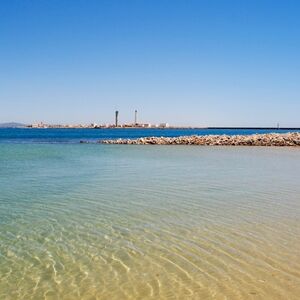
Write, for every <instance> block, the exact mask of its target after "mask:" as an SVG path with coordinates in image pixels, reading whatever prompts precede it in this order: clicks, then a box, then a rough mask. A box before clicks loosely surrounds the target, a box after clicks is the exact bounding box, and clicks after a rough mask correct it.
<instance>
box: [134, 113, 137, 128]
mask: <svg viewBox="0 0 300 300" xmlns="http://www.w3.org/2000/svg"><path fill="white" fill-rule="evenodd" d="M134 125H137V110H135V111H134Z"/></svg>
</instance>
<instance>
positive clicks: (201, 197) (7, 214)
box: [0, 144, 300, 299]
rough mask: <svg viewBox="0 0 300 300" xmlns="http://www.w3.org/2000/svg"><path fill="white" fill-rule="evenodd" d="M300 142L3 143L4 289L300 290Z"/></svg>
mask: <svg viewBox="0 0 300 300" xmlns="http://www.w3.org/2000/svg"><path fill="white" fill-rule="evenodd" d="M299 170H300V152H299V150H298V149H285V148H283V149H279V148H268V149H265V148H245V147H243V148H222V147H220V148H210V147H203V148H202V147H182V146H179V147H175V146H174V147H173V146H172V147H168V146H162V147H160V146H157V147H147V146H117V145H111V146H110V145H28V144H27V145H2V146H1V148H0V191H1V194H0V241H1V243H0V299H298V297H299V295H300V252H299V249H300V226H299V222H300V196H299V195H300V185H299V182H300V175H299Z"/></svg>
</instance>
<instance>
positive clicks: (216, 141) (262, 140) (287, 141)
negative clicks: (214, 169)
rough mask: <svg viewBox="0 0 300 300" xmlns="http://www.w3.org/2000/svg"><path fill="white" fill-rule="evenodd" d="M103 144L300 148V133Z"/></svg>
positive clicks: (207, 136) (152, 139) (213, 136)
mask: <svg viewBox="0 0 300 300" xmlns="http://www.w3.org/2000/svg"><path fill="white" fill-rule="evenodd" d="M99 143H102V144H118V145H119V144H120V145H199V146H281V147H283V146H293V147H296V146H298V147H300V132H293V133H284V134H280V133H268V134H253V135H232V136H231V135H203V136H198V135H192V136H180V137H143V138H138V139H115V140H101V141H99Z"/></svg>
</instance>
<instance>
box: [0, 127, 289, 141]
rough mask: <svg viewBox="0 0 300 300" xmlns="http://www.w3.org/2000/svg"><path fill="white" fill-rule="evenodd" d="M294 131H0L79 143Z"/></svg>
mask: <svg viewBox="0 0 300 300" xmlns="http://www.w3.org/2000/svg"><path fill="white" fill-rule="evenodd" d="M290 131H291V130H254V129H245V130H232V129H142V128H141V129H135V128H129V129H123V128H122V129H119V128H117V129H29V128H0V143H78V142H79V141H80V140H86V141H97V140H100V139H116V138H139V137H146V136H166V137H176V136H182V135H194V134H196V135H207V134H228V135H235V134H241V135H246V134H255V133H270V132H277V133H285V132H290Z"/></svg>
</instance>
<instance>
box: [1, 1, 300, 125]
mask: <svg viewBox="0 0 300 300" xmlns="http://www.w3.org/2000/svg"><path fill="white" fill-rule="evenodd" d="M299 14H300V3H299V2H297V1H284V2H283V1H251V2H249V1H248V2H243V3H242V2H239V1H221V0H220V1H214V2H206V1H194V0H191V1H177V0H175V1H172V2H171V1H165V0H163V1H151V2H150V1H128V2H126V3H125V2H123V1H101V2H99V1H89V2H88V3H87V2H84V1H81V0H77V1H72V3H70V2H68V1H51V2H44V1H36V0H34V1H28V2H27V1H26V2H23V1H19V0H16V1H6V2H4V3H2V5H1V10H0V32H1V41H2V43H1V49H0V78H1V80H0V104H1V109H0V123H6V122H20V123H25V124H28V123H38V122H45V123H51V124H57V123H60V124H66V123H71V124H74V123H92V122H94V123H98V124H101V123H113V122H114V111H115V110H116V109H118V110H119V111H120V115H119V120H120V123H132V122H133V120H134V110H135V109H137V110H138V120H139V121H140V122H144V123H152V124H157V123H162V122H168V123H169V124H171V125H174V126H245V127H249V126H259V127H265V126H268V127H276V126H277V123H278V122H279V123H280V126H281V127H300V121H299V116H298V111H299V109H300V101H299V99H300V89H299V78H300V60H299V52H300V19H299Z"/></svg>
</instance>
